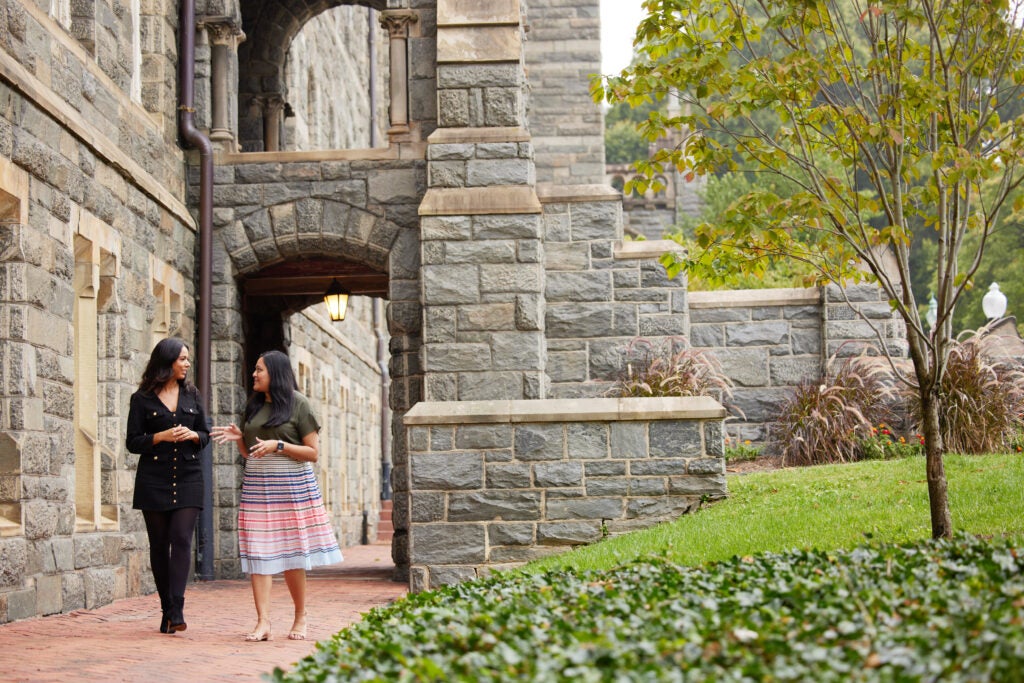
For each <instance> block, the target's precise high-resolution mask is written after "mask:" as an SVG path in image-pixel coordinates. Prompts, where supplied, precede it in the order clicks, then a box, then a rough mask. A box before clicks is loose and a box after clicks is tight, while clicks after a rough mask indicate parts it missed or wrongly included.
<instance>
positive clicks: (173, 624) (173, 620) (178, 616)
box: [167, 597, 188, 633]
mask: <svg viewBox="0 0 1024 683" xmlns="http://www.w3.org/2000/svg"><path fill="white" fill-rule="evenodd" d="M184 608H185V598H184V597H181V598H171V609H170V610H168V612H167V633H176V632H178V631H184V630H185V629H187V628H188V624H186V623H185V615H184V614H183V613H182V611H183V610H184Z"/></svg>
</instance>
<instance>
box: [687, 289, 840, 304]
mask: <svg viewBox="0 0 1024 683" xmlns="http://www.w3.org/2000/svg"><path fill="white" fill-rule="evenodd" d="M687 303H689V305H690V308H740V307H745V306H807V305H814V304H818V303H821V288H820V287H810V288H804V287H791V288H784V289H735V290H720V291H711V292H693V291H691V292H689V293H688V294H687Z"/></svg>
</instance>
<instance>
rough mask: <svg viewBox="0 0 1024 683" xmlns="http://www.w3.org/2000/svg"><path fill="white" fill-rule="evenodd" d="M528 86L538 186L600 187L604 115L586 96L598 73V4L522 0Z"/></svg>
mask: <svg viewBox="0 0 1024 683" xmlns="http://www.w3.org/2000/svg"><path fill="white" fill-rule="evenodd" d="M522 4H523V6H524V9H525V15H526V26H527V29H528V32H527V39H526V44H525V55H526V68H527V73H528V79H529V82H530V95H529V106H528V110H529V111H528V120H529V128H530V133H531V134H532V135H533V140H534V145H535V146H536V149H537V182H538V183H540V184H542V185H544V184H553V185H578V184H591V183H600V182H603V179H604V116H603V114H602V113H601V108H600V106H599V105H598V104H597V103H595V102H594V101H593V100H592V99H591V98H590V94H589V77H590V75H591V74H595V73H599V72H600V71H601V22H600V18H601V13H600V3H599V1H598V0H582V1H580V0H575V1H574V2H571V3H568V2H564V1H562V0H523V3H522Z"/></svg>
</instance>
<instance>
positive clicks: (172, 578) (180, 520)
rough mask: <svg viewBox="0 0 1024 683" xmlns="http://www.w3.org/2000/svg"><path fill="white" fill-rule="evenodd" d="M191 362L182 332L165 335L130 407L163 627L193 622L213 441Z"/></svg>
mask: <svg viewBox="0 0 1024 683" xmlns="http://www.w3.org/2000/svg"><path fill="white" fill-rule="evenodd" d="M191 365H192V363H191V361H190V360H189V349H188V346H186V345H185V342H183V341H182V340H180V339H175V338H169V339H163V340H161V341H160V342H159V343H158V344H157V345H156V347H154V349H153V352H152V353H151V354H150V356H149V363H148V364H147V365H146V370H145V371H144V372H143V373H142V381H140V382H139V389H138V391H136V392H135V393H134V394H132V398H131V402H130V405H129V409H128V435H127V438H126V440H125V443H126V445H127V447H128V451H129V452H131V453H138V454H139V466H138V469H137V470H136V473H135V497H134V500H133V501H132V507H133V508H135V509H136V510H142V516H143V518H144V519H145V520H146V533H147V534H148V535H149V563H150V566H151V567H152V569H153V579H154V581H155V582H156V590H157V593H159V594H160V609H161V611H162V616H161V618H160V632H161V633H174V632H176V631H184V630H185V629H186V628H187V625H186V624H185V617H184V614H183V612H182V610H183V608H184V605H185V584H186V583H187V581H188V573H189V568H190V566H191V560H192V536H193V534H194V533H195V528H196V520H197V518H198V517H199V511H200V510H201V509H202V507H203V470H202V465H201V463H200V460H199V453H200V451H201V450H202V449H203V447H204V446H206V444H207V443H209V441H210V432H209V427H208V426H207V424H206V415H205V413H204V412H203V406H202V402H201V401H200V396H199V391H198V390H197V389H196V388H195V386H194V385H193V384H192V383H191V382H189V381H188V380H187V379H186V376H187V375H188V370H189V368H190V367H191Z"/></svg>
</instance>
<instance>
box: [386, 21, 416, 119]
mask: <svg viewBox="0 0 1024 683" xmlns="http://www.w3.org/2000/svg"><path fill="white" fill-rule="evenodd" d="M418 19H419V17H418V16H417V15H416V13H415V12H412V11H410V10H387V11H384V12H381V17H380V23H381V26H383V27H384V28H386V29H387V30H388V37H389V38H390V50H391V52H390V55H389V61H390V63H391V75H390V88H391V91H390V92H391V129H390V130H389V131H388V133H389V134H391V133H405V132H408V130H409V56H408V55H409V52H408V44H407V40H408V38H409V25H410V24H413V23H415V22H416V21H418Z"/></svg>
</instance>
